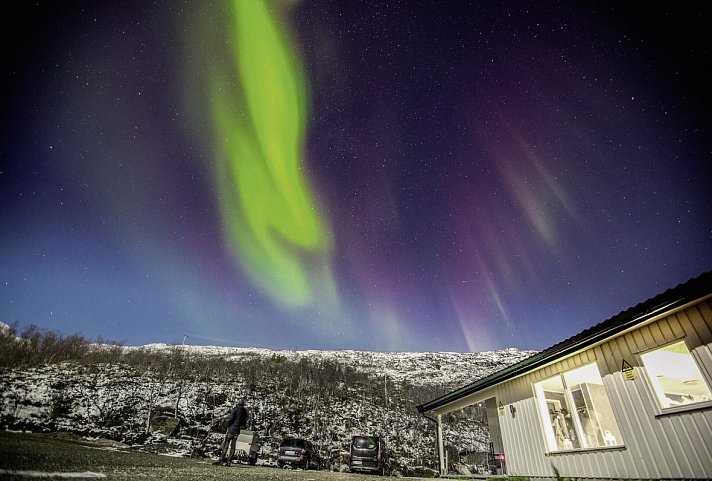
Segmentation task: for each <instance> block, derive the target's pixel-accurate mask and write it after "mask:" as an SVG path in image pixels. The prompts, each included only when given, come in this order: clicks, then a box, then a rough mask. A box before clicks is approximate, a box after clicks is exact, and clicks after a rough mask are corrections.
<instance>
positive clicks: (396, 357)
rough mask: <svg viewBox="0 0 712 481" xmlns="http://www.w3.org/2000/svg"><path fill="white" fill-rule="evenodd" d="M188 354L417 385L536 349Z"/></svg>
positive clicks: (448, 382)
mask: <svg viewBox="0 0 712 481" xmlns="http://www.w3.org/2000/svg"><path fill="white" fill-rule="evenodd" d="M175 347H176V346H173V345H169V344H148V345H146V346H142V348H148V349H153V350H156V351H161V350H169V351H170V350H172V349H175ZM182 348H183V349H185V350H186V352H187V353H190V354H193V355H199V356H224V357H227V358H229V359H232V360H234V361H238V362H239V361H241V360H244V359H249V358H253V357H261V358H263V359H271V358H274V357H275V356H278V357H283V358H285V359H286V360H288V361H292V362H299V360H300V359H309V360H311V361H333V362H336V363H340V364H343V365H345V366H350V367H352V368H354V369H357V370H359V371H361V372H364V373H368V374H369V375H373V376H375V377H383V376H386V377H388V378H389V379H391V380H393V381H395V382H403V381H406V382H409V383H411V384H413V385H415V386H425V385H427V386H459V385H464V384H467V383H470V382H472V381H474V380H475V379H478V378H480V377H483V376H485V375H487V374H490V373H491V372H494V371H497V370H499V369H501V368H502V367H503V366H504V365H510V364H514V363H515V362H518V361H520V360H522V359H524V358H526V357H529V356H531V355H532V354H534V353H535V351H521V350H519V349H514V348H510V349H504V350H500V351H483V352H473V353H459V352H371V351H353V350H343V351H318V350H309V351H285V350H271V349H261V348H233V347H216V346H182Z"/></svg>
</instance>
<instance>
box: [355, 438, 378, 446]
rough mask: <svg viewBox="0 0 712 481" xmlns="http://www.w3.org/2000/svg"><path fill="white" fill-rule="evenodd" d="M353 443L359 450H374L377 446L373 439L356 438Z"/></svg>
mask: <svg viewBox="0 0 712 481" xmlns="http://www.w3.org/2000/svg"><path fill="white" fill-rule="evenodd" d="M353 442H354V446H356V447H357V448H361V449H375V448H376V446H377V444H378V443H377V441H376V438H374V437H356V438H354V441H353Z"/></svg>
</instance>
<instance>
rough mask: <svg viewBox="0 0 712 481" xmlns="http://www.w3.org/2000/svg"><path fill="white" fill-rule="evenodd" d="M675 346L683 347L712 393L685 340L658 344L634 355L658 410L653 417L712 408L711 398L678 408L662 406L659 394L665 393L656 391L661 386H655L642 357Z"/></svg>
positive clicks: (709, 384)
mask: <svg viewBox="0 0 712 481" xmlns="http://www.w3.org/2000/svg"><path fill="white" fill-rule="evenodd" d="M675 344H682V345H684V346H685V349H687V352H688V354H689V355H690V358H691V359H692V362H693V363H694V365H695V367H696V368H697V370H698V371H699V373H700V377H701V379H702V382H704V383H705V385H706V386H707V389H708V391H710V393H712V379H710V378H709V377H708V376H707V373H706V371H705V370H704V369H702V368H701V367H700V363H699V362H698V360H697V358H696V357H695V355H694V354H693V349H690V346H689V345H688V344H687V339H686V338H684V337H681V338H678V339H675V340H674V341H670V342H667V343H665V344H660V345H658V346H655V347H651V348H650V349H646V350H644V351H640V352H638V353H637V354H636V357H637V359H638V365H639V366H640V367H641V368H642V370H643V372H644V373H645V374H644V376H645V380H646V383H647V385H648V389H649V391H650V394H651V396H652V398H653V400H654V403H655V406H656V408H657V410H658V412H657V413H656V414H655V417H660V416H666V415H670V414H677V413H683V412H687V411H699V410H704V409H711V408H712V397H711V398H710V400H708V401H699V402H694V403H689V404H681V405H679V406H668V407H665V405H664V404H663V401H662V399H661V398H660V394H665V393H664V392H662V391H659V390H658V388H661V389H662V386H660V385H659V384H657V386H656V382H655V380H654V379H653V375H652V374H651V372H650V370H649V368H648V367H647V366H646V365H645V362H644V360H643V356H644V355H645V354H649V353H652V352H655V351H660V350H662V349H665V348H667V347H669V346H672V345H675Z"/></svg>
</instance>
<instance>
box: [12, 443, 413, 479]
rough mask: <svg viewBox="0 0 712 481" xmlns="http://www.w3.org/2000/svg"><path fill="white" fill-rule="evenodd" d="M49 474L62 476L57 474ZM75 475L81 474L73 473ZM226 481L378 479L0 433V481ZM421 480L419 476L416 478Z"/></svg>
mask: <svg viewBox="0 0 712 481" xmlns="http://www.w3.org/2000/svg"><path fill="white" fill-rule="evenodd" d="M49 473H56V475H55V476H51V475H49ZM70 473H75V474H74V475H70ZM40 476H41V478H40V479H43V480H48V479H49V480H57V481H58V480H67V479H91V478H92V477H94V478H98V477H99V476H102V478H101V479H108V480H117V481H118V480H121V481H129V480H131V481H133V480H161V481H185V480H190V481H193V480H201V481H202V480H220V481H222V480H225V481H375V480H378V479H381V480H382V479H383V478H379V477H377V476H369V475H361V474H352V473H333V472H329V471H302V470H289V469H277V468H271V467H266V466H246V465H240V466H230V467H227V466H214V465H213V464H211V463H210V461H209V460H206V459H187V458H175V457H168V456H158V455H155V454H148V453H143V452H137V451H134V450H131V449H128V448H127V447H126V446H123V445H120V444H118V443H113V442H111V441H102V440H99V441H90V440H86V439H82V438H80V437H78V436H73V435H68V434H64V433H49V434H39V433H13V432H7V431H0V480H2V481H6V480H13V481H14V480H28V479H37V478H38V477H40ZM410 479H415V478H410Z"/></svg>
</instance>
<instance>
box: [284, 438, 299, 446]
mask: <svg viewBox="0 0 712 481" xmlns="http://www.w3.org/2000/svg"><path fill="white" fill-rule="evenodd" d="M281 446H288V447H290V448H303V447H304V440H303V439H292V438H288V439H285V440H284V441H282V444H281Z"/></svg>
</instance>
